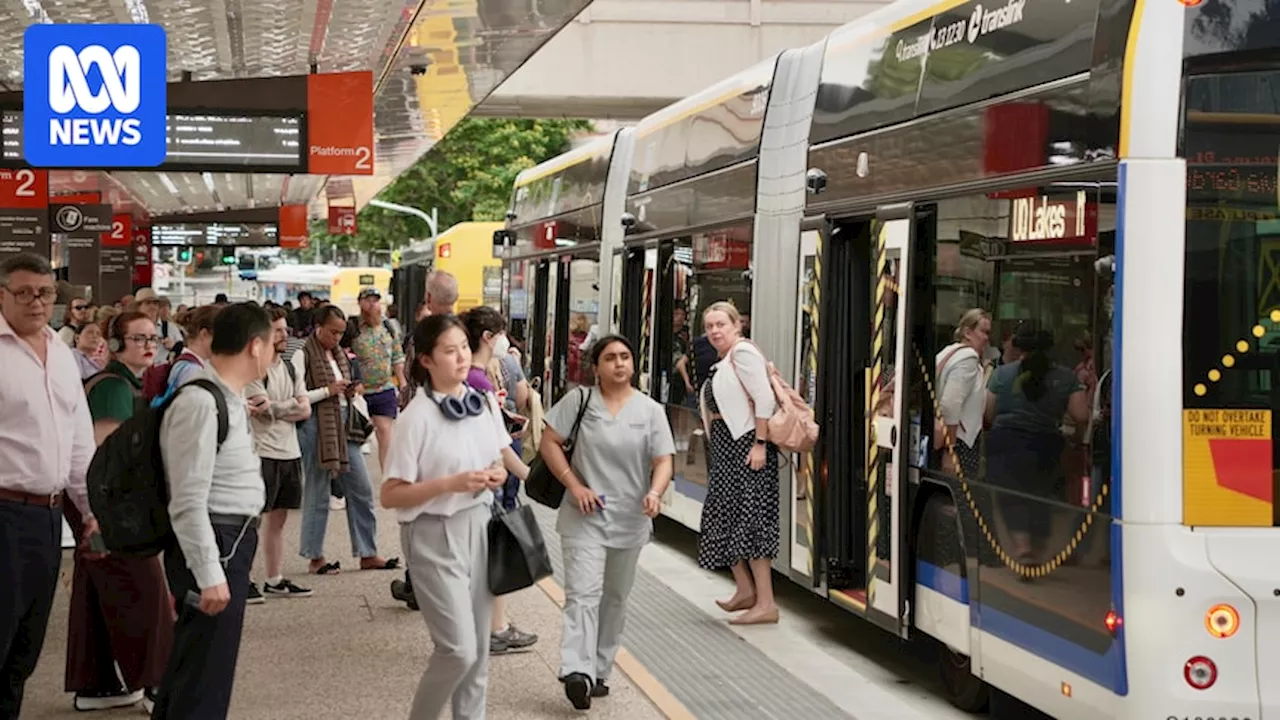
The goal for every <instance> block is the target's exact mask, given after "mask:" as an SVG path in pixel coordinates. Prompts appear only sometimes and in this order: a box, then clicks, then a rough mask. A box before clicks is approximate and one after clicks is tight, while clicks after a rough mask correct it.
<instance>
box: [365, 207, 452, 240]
mask: <svg viewBox="0 0 1280 720" xmlns="http://www.w3.org/2000/svg"><path fill="white" fill-rule="evenodd" d="M369 204H370V205H372V206H374V207H379V208H382V209H383V210H391V211H393V212H398V213H404V214H405V215H412V216H414V217H416V218H418V219H420V220H422V222H424V223H426V224H427V227H428V228H430V229H431V242H433V243H434V242H435V240H436V236H437V235H439V234H440V230H439V226H438V225H437V222H438V219H439V216H440V215H439V213H438V212H437V211H436V208H431V214H430V215H428V214H427V213H425V212H423V211H422V210H419V209H418V208H416V207H409V206H408V205H400V204H398V203H392V202H387V201H385V200H379V199H377V198H374V199H373V200H370V201H369Z"/></svg>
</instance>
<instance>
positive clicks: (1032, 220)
mask: <svg viewBox="0 0 1280 720" xmlns="http://www.w3.org/2000/svg"><path fill="white" fill-rule="evenodd" d="M1012 203H1013V205H1012V207H1011V208H1010V213H1009V241H1010V242H1015V243H1030V242H1034V243H1061V242H1066V243H1069V244H1073V245H1074V244H1077V243H1093V242H1095V241H1096V240H1097V235H1098V206H1097V203H1092V202H1089V199H1088V193H1086V192H1085V191H1083V190H1081V191H1079V192H1077V193H1076V194H1075V196H1074V197H1061V196H1058V197H1050V196H1047V195H1039V196H1033V197H1020V198H1014V199H1013V200H1012Z"/></svg>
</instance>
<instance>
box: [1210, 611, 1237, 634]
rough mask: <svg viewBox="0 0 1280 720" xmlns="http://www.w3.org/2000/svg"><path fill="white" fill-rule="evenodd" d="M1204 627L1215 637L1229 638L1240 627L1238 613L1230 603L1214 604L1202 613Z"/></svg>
mask: <svg viewBox="0 0 1280 720" xmlns="http://www.w3.org/2000/svg"><path fill="white" fill-rule="evenodd" d="M1204 627H1205V629H1206V630H1208V631H1209V634H1210V635H1212V636H1214V637H1216V638H1229V637H1231V636H1232V635H1235V634H1236V631H1237V630H1239V629H1240V613H1238V612H1236V609H1235V608H1233V607H1231V606H1230V605H1226V604H1222V605H1214V606H1213V607H1211V608H1209V612H1207V613H1205V614H1204Z"/></svg>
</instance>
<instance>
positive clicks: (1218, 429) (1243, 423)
mask: <svg viewBox="0 0 1280 720" xmlns="http://www.w3.org/2000/svg"><path fill="white" fill-rule="evenodd" d="M1271 427H1272V426H1271V411H1270V410H1237V409H1195V410H1190V409H1186V410H1183V411H1182V453H1183V457H1182V483H1183V511H1182V513H1183V515H1182V522H1183V524H1184V525H1190V526H1210V527H1271V526H1272V525H1273V524H1274V523H1273V517H1274V516H1273V510H1272V507H1273V504H1274V502H1275V498H1274V492H1273V484H1272V473H1273V469H1274V465H1275V462H1274V458H1273V450H1272V439H1271Z"/></svg>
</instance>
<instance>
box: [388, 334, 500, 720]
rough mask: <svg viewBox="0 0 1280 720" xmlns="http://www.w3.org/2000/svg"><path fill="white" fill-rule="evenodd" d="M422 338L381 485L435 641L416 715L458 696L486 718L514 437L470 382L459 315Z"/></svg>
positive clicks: (429, 713)
mask: <svg viewBox="0 0 1280 720" xmlns="http://www.w3.org/2000/svg"><path fill="white" fill-rule="evenodd" d="M413 346H414V348H416V350H417V353H418V355H417V357H415V358H414V360H413V368H412V370H411V371H410V372H411V373H412V375H413V379H414V382H415V386H416V387H417V391H416V395H415V396H414V398H413V399H412V400H411V401H409V404H408V406H407V407H405V410H404V412H403V413H401V415H400V418H399V420H397V421H396V427H395V431H394V433H393V435H392V437H391V447H390V448H389V449H388V452H387V467H386V470H385V472H384V475H385V477H386V482H384V483H383V484H382V505H383V507H387V508H394V509H395V510H396V515H397V516H399V520H400V543H401V545H402V546H403V547H404V553H405V556H406V557H407V558H408V561H409V575H410V577H412V578H413V589H414V593H415V595H416V597H417V600H418V605H419V606H420V608H421V611H422V615H423V617H424V618H425V619H426V621H427V628H428V629H429V630H430V631H431V643H432V645H433V646H434V649H433V651H432V654H431V660H430V662H429V663H428V665H427V670H426V672H424V673H423V674H422V680H421V681H420V682H419V683H418V691H417V693H416V694H415V695H414V697H413V709H412V710H411V711H410V714H409V717H410V719H411V720H435V718H438V717H440V714H441V713H443V712H444V709H445V706H446V705H448V704H449V702H450V700H452V701H453V717H454V718H455V719H456V720H482V719H483V718H484V705H485V691H486V688H487V686H488V677H489V618H490V613H491V612H492V608H493V595H492V594H491V593H490V592H489V572H488V561H489V541H488V536H487V532H486V529H487V527H488V525H489V518H490V517H491V514H492V513H491V511H490V509H489V506H490V504H491V503H492V502H493V492H491V491H493V490H498V489H501V488H502V486H503V484H504V483H506V480H507V471H506V468H505V467H504V466H503V461H504V456H505V455H506V454H508V453H510V452H511V450H510V445H511V438H510V436H508V435H507V431H506V429H505V428H504V426H503V423H502V413H501V411H500V408H499V406H498V402H497V399H496V398H495V397H494V396H493V395H492V393H485V394H483V395H479V394H477V393H476V391H475V390H472V389H470V388H468V387H467V385H466V383H465V380H466V378H467V372H468V371H469V370H470V369H471V346H470V343H469V342H468V341H467V334H466V332H465V331H464V329H463V327H462V323H461V322H460V321H459V320H458V319H457V318H456V317H454V316H452V315H433V316H431V317H429V318H427V319H426V320H423V321H422V322H421V323H419V324H418V327H417V329H416V330H415V331H414V334H413Z"/></svg>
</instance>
